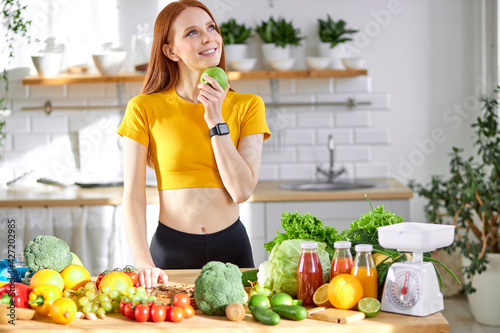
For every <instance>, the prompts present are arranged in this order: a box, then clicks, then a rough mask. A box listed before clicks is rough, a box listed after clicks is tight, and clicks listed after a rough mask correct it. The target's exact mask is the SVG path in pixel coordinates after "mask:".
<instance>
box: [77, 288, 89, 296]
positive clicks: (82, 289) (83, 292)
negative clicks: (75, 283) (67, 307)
mask: <svg viewBox="0 0 500 333" xmlns="http://www.w3.org/2000/svg"><path fill="white" fill-rule="evenodd" d="M86 291H87V290H86V289H85V287H80V288H78V294H79V295H80V296H83V295H85V292H86Z"/></svg>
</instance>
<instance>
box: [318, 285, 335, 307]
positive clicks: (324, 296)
mask: <svg viewBox="0 0 500 333" xmlns="http://www.w3.org/2000/svg"><path fill="white" fill-rule="evenodd" d="M329 285H330V284H328V283H325V284H324V285H322V286H320V287H319V288H318V289H316V291H315V292H314V295H313V302H314V304H316V306H324V307H326V308H331V307H332V303H331V302H330V300H329V299H328V286H329Z"/></svg>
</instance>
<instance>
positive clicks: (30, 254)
mask: <svg viewBox="0 0 500 333" xmlns="http://www.w3.org/2000/svg"><path fill="white" fill-rule="evenodd" d="M24 258H25V259H26V265H27V266H28V267H29V268H30V269H31V270H33V271H35V272H36V271H39V270H41V269H44V268H50V269H53V270H55V271H58V272H61V271H62V270H63V269H64V268H65V267H66V266H68V265H70V264H71V262H72V261H73V255H72V254H71V252H70V250H69V246H68V243H66V241H64V240H63V239H60V238H57V237H54V236H44V235H41V236H37V237H36V238H35V239H33V240H32V241H31V242H29V243H28V244H26V247H25V248H24Z"/></svg>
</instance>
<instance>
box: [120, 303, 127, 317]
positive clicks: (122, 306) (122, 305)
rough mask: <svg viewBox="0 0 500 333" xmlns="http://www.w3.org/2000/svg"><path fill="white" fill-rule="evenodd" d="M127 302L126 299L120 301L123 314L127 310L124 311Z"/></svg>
mask: <svg viewBox="0 0 500 333" xmlns="http://www.w3.org/2000/svg"><path fill="white" fill-rule="evenodd" d="M125 304H127V302H125V300H121V302H120V313H121V314H122V315H124V316H125V312H123V309H124V308H125Z"/></svg>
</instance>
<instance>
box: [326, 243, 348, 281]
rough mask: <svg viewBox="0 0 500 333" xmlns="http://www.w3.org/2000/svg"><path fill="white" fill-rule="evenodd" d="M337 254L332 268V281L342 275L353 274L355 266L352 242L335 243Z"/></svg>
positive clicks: (334, 256)
mask: <svg viewBox="0 0 500 333" xmlns="http://www.w3.org/2000/svg"><path fill="white" fill-rule="evenodd" d="M333 247H334V248H335V253H334V255H333V259H332V266H331V268H330V280H331V279H333V278H334V277H336V276H337V275H340V274H351V271H352V268H353V266H354V260H352V254H351V242H347V241H337V242H335V243H333Z"/></svg>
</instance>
